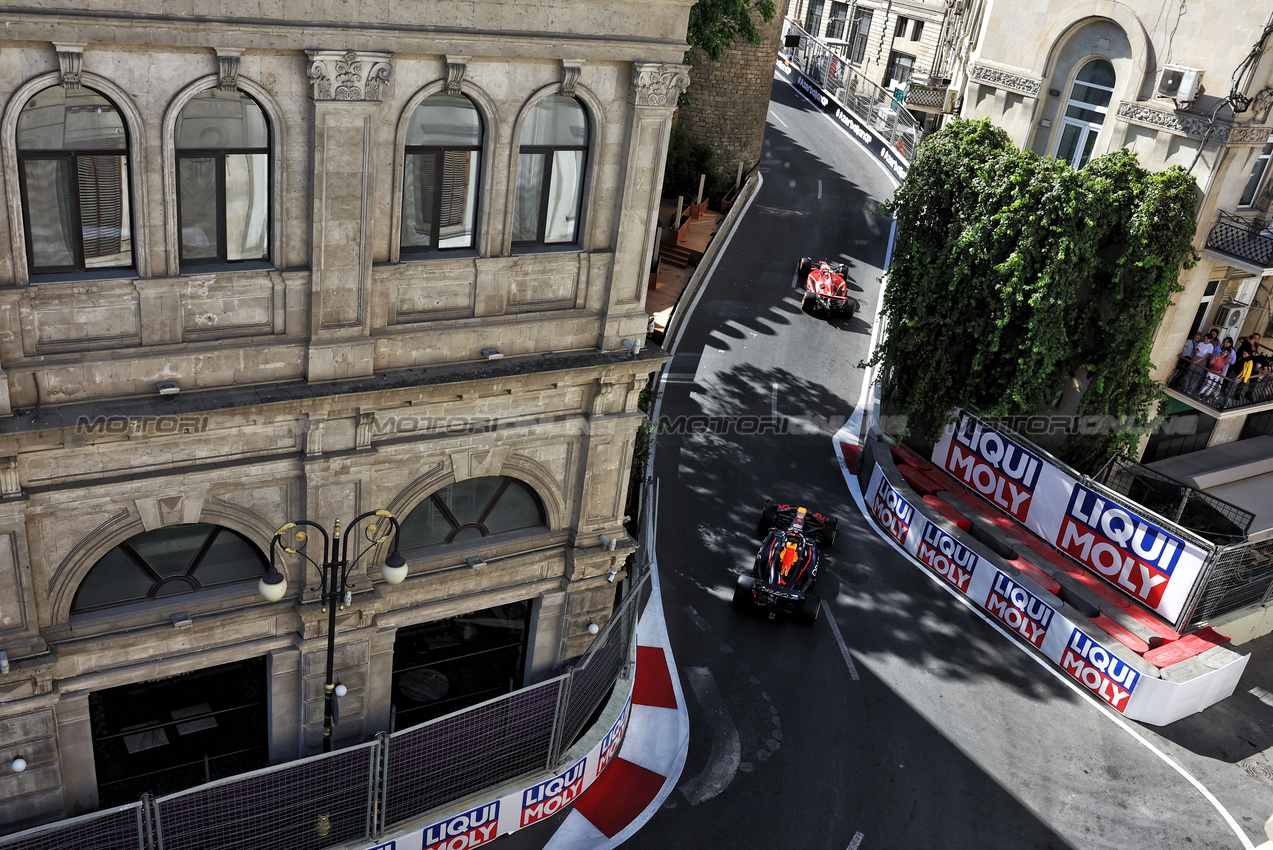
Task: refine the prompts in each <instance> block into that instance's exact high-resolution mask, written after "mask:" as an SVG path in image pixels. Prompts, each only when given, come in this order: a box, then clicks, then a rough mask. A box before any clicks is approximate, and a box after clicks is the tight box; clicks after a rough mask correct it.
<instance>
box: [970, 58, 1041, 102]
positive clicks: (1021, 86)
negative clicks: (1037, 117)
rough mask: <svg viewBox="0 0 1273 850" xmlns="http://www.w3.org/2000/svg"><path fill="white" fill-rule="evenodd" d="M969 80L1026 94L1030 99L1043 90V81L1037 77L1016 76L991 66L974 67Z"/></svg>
mask: <svg viewBox="0 0 1273 850" xmlns="http://www.w3.org/2000/svg"><path fill="white" fill-rule="evenodd" d="M968 79H970V80H972V81H973V82H974V83H983V84H985V85H987V86H994V87H995V88H997V89H1003V90H1004V91H1010V92H1013V93H1015V94H1024V95H1027V96H1029V97H1038V96H1039V91H1040V90H1041V89H1042V88H1043V81H1042V80H1040V79H1038V78H1037V77H1027V76H1025V75H1024V74H1014V73H1012V72H1010V71H1004V70H1003V69H1001V68H991V67H990V66H989V65H973V66H972V71H970V72H969V74H968Z"/></svg>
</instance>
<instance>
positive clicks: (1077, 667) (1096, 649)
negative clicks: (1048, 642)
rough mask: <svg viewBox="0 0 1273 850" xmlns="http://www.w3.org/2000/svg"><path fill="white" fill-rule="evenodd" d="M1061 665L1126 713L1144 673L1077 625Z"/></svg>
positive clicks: (1102, 697)
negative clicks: (1128, 701) (1129, 699)
mask: <svg viewBox="0 0 1273 850" xmlns="http://www.w3.org/2000/svg"><path fill="white" fill-rule="evenodd" d="M1061 669H1062V670H1064V671H1065V672H1066V673H1069V674H1070V675H1071V676H1073V677H1074V678H1075V679H1077V680H1078V681H1079V682H1080V683H1082V685H1083V687H1085V688H1087V689H1088V690H1089V691H1091V692H1092V693H1094V694H1096V695H1097V696H1098V697H1100V698H1101V699H1103V700H1104V701H1105V702H1107V703H1109V704H1110V705H1112V706H1113V707H1114V708H1116V709H1118V711H1119V713H1122V712H1123V711H1125V710H1126V709H1127V700H1128V698H1129V697H1131V695H1132V691H1134V690H1135V689H1136V683H1137V682H1138V681H1140V674H1139V673H1137V672H1136V670H1135V668H1133V667H1132V666H1131V665H1130V664H1128V663H1127V662H1126V661H1123V660H1121V659H1119V658H1118V657H1117V656H1115V655H1114V653H1112V652H1110V651H1109V650H1108V649H1106V648H1105V647H1103V646H1101V645H1100V644H1099V643H1097V642H1096V641H1094V640H1092V639H1091V638H1090V637H1088V636H1087V635H1086V634H1084V633H1083V632H1081V631H1079V630H1078V629H1075V630H1074V631H1073V632H1072V633H1071V634H1070V642H1069V644H1067V645H1066V647H1065V652H1064V653H1062V654H1061Z"/></svg>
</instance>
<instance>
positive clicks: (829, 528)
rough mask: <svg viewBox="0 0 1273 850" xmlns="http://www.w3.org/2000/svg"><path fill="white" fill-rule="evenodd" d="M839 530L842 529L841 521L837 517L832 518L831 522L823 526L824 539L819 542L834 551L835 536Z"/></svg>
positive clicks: (822, 536)
mask: <svg viewBox="0 0 1273 850" xmlns="http://www.w3.org/2000/svg"><path fill="white" fill-rule="evenodd" d="M839 528H840V521H839V520H838V519H836V518H835V517H831V518H830V519H829V520H827V522H826V525H824V526H822V535H821V538H822V539H821V540H819V541H818V542H820V543H821V544H822V545H823V546H825V547H826V548H827V549H834V548H835V534H836V531H838V530H839Z"/></svg>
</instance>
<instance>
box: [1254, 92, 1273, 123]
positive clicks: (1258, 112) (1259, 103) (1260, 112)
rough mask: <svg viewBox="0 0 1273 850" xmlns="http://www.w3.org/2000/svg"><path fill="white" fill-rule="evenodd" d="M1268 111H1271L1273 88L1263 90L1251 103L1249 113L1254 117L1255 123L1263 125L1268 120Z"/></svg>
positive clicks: (1272, 106) (1272, 107)
mask: <svg viewBox="0 0 1273 850" xmlns="http://www.w3.org/2000/svg"><path fill="white" fill-rule="evenodd" d="M1269 109H1273V88H1263V89H1260V91H1259V92H1258V93H1257V94H1256V96H1255V99H1254V100H1252V101H1251V111H1252V113H1253V114H1254V115H1255V123H1257V124H1263V123H1264V122H1265V121H1267V120H1269Z"/></svg>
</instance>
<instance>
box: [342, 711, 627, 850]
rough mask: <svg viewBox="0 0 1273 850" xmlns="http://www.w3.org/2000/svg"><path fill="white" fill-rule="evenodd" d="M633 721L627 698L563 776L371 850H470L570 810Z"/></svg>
mask: <svg viewBox="0 0 1273 850" xmlns="http://www.w3.org/2000/svg"><path fill="white" fill-rule="evenodd" d="M631 716H632V701H631V699H630V698H629V700H628V702H627V703H626V704H625V705H624V707H623V710H622V711H621V712H620V713H619V717H618V718H617V719H616V720H615V721H614V723H612V724H611V725H610V729H609V731H607V732H606V734H605V735H604V736H603V737H602V739H601V740H600V741H598V742H597V743H596V744H595V745H593V747H592V749H591V750H589V751H588V754H587V755H586V756H584V757H583V758H581V759H578V760H577V761H575V762H574V763H573V764H571V765H570V767H568V768H566V769H565V770H564V771H562V772H561V773H558V774H557V775H555V776H553V777H550V778H549V779H543V780H540V781H538V782H535V783H534V784H533V785H530V786H529V787H526V788H523V789H521V790H520V791H513V792H512V793H510V794H505V795H504V796H503V797H500V798H498V799H494V800H487V801H485V802H482V803H479V804H477V805H472V804H469V805H472V808H468V809H467V810H465V811H462V812H460V813H459V814H449V815H448V816H446V817H440V818H439V819H438V820H436V821H435V822H433V823H431V824H429V825H428V826H426V827H425V828H424V829H416V830H414V831H412V832H408V833H406V834H404V835H401V836H398V837H397V838H395V839H393V840H392V841H388V842H384V843H381V844H377V845H375V846H372V847H369V848H368V849H367V850H470V848H473V847H481V846H482V845H484V844H488V843H490V842H491V841H494V840H495V839H496V838H498V837H499V836H501V835H507V834H508V833H510V832H517V831H518V830H519V829H521V828H522V827H526V826H530V825H531V824H533V823H537V822H538V821H541V820H543V819H544V818H546V817H549V816H551V815H553V814H555V813H557V812H559V811H561V810H562V809H563V808H565V807H566V806H569V805H570V804H571V803H573V802H574V801H575V800H576V799H578V797H579V795H580V794H582V793H583V792H584V791H585V790H587V789H588V787H589V786H591V785H592V783H593V782H595V781H596V780H597V777H599V776H600V775H601V774H602V772H603V771H605V769H606V767H607V766H609V765H610V763H611V762H613V761H614V759H615V758H616V756H617V754H618V752H619V748H620V747H621V746H622V745H623V738H624V735H625V734H626V733H627V730H628V720H629V718H630V717H631Z"/></svg>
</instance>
